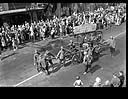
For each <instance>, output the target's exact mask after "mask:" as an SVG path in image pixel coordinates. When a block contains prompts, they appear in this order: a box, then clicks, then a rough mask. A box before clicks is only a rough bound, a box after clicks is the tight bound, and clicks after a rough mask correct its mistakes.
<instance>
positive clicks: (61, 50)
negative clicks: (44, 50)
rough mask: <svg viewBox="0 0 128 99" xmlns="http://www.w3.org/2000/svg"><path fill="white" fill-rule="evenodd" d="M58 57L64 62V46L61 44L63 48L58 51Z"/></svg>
mask: <svg viewBox="0 0 128 99" xmlns="http://www.w3.org/2000/svg"><path fill="white" fill-rule="evenodd" d="M56 58H59V60H60V63H61V64H64V48H63V46H61V49H60V51H59V52H58V54H57V56H56Z"/></svg>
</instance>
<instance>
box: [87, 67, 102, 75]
mask: <svg viewBox="0 0 128 99" xmlns="http://www.w3.org/2000/svg"><path fill="white" fill-rule="evenodd" d="M100 68H101V66H100V65H95V66H93V67H92V68H91V69H90V71H89V72H90V73H91V74H93V73H94V72H96V71H97V70H99V69H100Z"/></svg>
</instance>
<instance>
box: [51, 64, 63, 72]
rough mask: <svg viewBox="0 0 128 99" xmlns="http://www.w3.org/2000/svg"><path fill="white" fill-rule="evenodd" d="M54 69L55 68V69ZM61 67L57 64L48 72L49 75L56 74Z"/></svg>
mask: <svg viewBox="0 0 128 99" xmlns="http://www.w3.org/2000/svg"><path fill="white" fill-rule="evenodd" d="M55 67H56V68H55ZM61 67H63V66H62V65H60V64H57V65H55V66H54V68H55V69H54V70H52V71H49V73H50V74H51V73H55V72H57V71H58V70H60V69H61Z"/></svg>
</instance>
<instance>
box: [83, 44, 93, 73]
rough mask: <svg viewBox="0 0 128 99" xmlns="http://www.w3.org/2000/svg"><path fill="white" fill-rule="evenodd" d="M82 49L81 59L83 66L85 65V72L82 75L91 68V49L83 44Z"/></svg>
mask: <svg viewBox="0 0 128 99" xmlns="http://www.w3.org/2000/svg"><path fill="white" fill-rule="evenodd" d="M83 47H84V51H83V54H84V58H83V64H84V65H85V72H84V73H83V74H84V75H85V74H86V73H87V71H88V69H89V68H91V49H90V47H89V45H88V43H84V44H83Z"/></svg>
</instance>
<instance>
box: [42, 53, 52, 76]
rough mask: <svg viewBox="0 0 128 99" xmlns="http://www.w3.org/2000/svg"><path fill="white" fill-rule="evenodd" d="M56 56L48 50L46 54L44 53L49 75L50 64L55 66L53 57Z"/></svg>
mask: <svg viewBox="0 0 128 99" xmlns="http://www.w3.org/2000/svg"><path fill="white" fill-rule="evenodd" d="M53 57H54V55H52V54H51V53H50V52H49V51H48V50H46V51H45V53H44V55H43V59H44V61H45V70H46V72H47V75H49V74H50V73H49V65H50V66H52V68H53V69H54V67H53V62H52V58H53Z"/></svg>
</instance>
